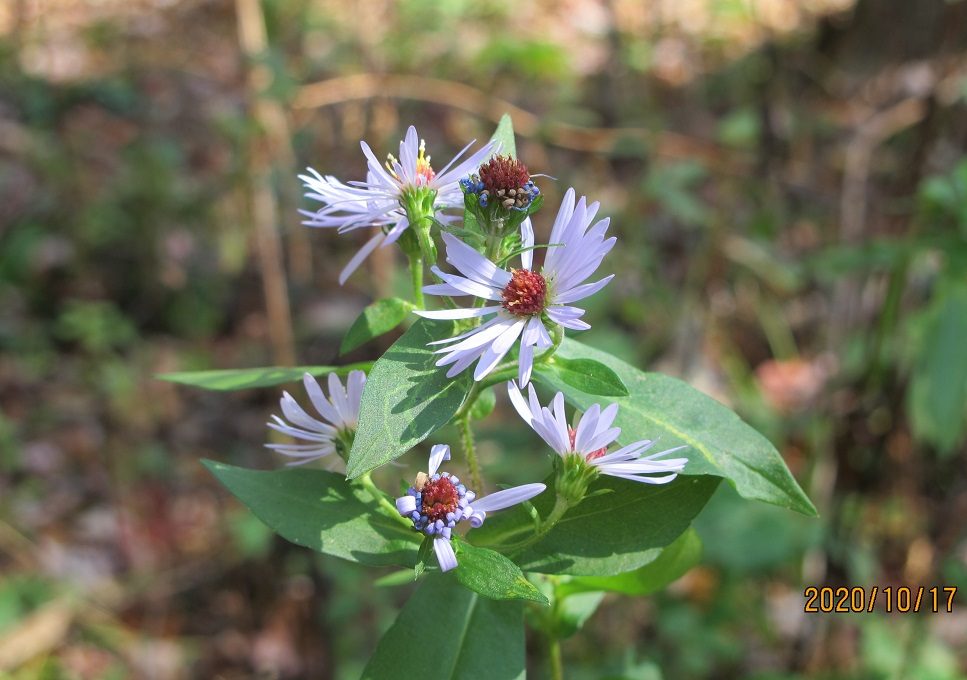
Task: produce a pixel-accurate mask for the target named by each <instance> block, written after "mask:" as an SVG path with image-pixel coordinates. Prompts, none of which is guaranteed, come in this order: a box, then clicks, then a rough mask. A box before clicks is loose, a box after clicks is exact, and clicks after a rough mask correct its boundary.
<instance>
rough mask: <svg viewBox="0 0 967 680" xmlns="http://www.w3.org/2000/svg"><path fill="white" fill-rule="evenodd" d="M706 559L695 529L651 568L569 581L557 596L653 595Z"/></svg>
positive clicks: (685, 534)
mask: <svg viewBox="0 0 967 680" xmlns="http://www.w3.org/2000/svg"><path fill="white" fill-rule="evenodd" d="M701 556H702V540H701V539H700V538H699V537H698V534H697V533H696V532H695V530H694V529H689V530H688V531H686V532H685V533H684V534H682V535H681V536H679V537H678V538H677V539H676V540H675V542H674V543H672V544H671V545H670V546H668V547H667V548H665V549H664V550H662V551H661V554H660V555H658V557H657V558H656V559H655V560H654V561H653V562H650V563H649V564H646V565H645V566H643V567H640V568H638V569H635V570H634V571H629V572H625V573H624V574H617V575H616V576H581V577H578V578H574V579H571V580H570V581H565V582H564V583H561V584H560V585H559V586H558V587H557V594H558V596H560V597H566V596H568V595H572V594H574V593H585V592H592V591H598V590H605V591H610V592H615V593H624V594H625V595H649V594H651V593H654V592H657V591H659V590H661V589H662V588H664V587H665V586H667V585H668V584H669V583H672V582H673V581H676V580H678V579H679V578H681V577H682V576H683V575H684V574H685V572H687V571H688V570H689V569H691V568H692V567H694V566H695V565H696V564H698V561H699V559H700V558H701Z"/></svg>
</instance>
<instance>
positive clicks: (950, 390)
mask: <svg viewBox="0 0 967 680" xmlns="http://www.w3.org/2000/svg"><path fill="white" fill-rule="evenodd" d="M964 338H967V286H965V285H963V284H959V285H954V286H951V287H949V288H948V289H947V290H945V291H943V292H940V293H938V295H937V296H936V298H935V299H934V300H933V301H932V302H931V304H930V310H929V311H928V312H927V319H926V324H925V327H924V329H923V336H922V338H921V339H920V341H919V347H918V348H917V359H916V365H915V367H914V372H913V376H912V379H911V381H910V391H909V397H908V399H909V401H908V408H909V410H910V420H911V424H912V425H913V431H914V434H915V435H916V436H917V437H918V438H920V439H923V440H925V441H927V442H930V443H931V444H933V445H934V446H936V447H937V448H938V449H939V451H940V452H941V453H943V454H949V453H953V452H954V451H956V449H957V445H958V444H959V443H960V442H961V441H963V439H964V435H965V433H967V413H965V404H967V351H965V350H964Z"/></svg>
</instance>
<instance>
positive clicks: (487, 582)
mask: <svg viewBox="0 0 967 680" xmlns="http://www.w3.org/2000/svg"><path fill="white" fill-rule="evenodd" d="M458 545H459V546H460V547H459V551H458V552H457V559H458V560H459V564H458V565H457V568H456V570H454V572H453V573H454V575H455V576H456V578H457V580H458V581H460V583H462V584H463V585H464V586H466V587H467V588H469V589H470V590H472V591H474V592H475V593H480V594H481V595H483V596H484V597H489V598H490V599H492V600H533V601H534V602H540V603H541V604H548V602H547V598H546V597H544V595H543V594H542V593H541V591H539V590H538V589H537V588H536V587H535V586H534V584H533V583H531V582H530V581H528V580H527V579H526V578H524V573H523V572H522V571H521V570H520V567H518V566H517V565H516V564H514V563H513V562H511V561H510V560H509V559H507V558H506V557H504V556H503V555H501V554H500V553H498V552H494V551H493V550H488V549H487V548H478V547H476V546H473V545H470V544H469V543H465V542H463V541H460V542H459V544H458Z"/></svg>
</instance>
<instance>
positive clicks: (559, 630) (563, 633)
mask: <svg viewBox="0 0 967 680" xmlns="http://www.w3.org/2000/svg"><path fill="white" fill-rule="evenodd" d="M603 599H604V593H601V592H589V593H578V594H576V595H572V596H571V597H568V598H564V599H561V600H559V601H558V603H557V611H556V612H554V613H555V615H556V617H555V620H554V621H553V623H552V626H551V632H552V633H553V635H554V637H556V638H560V639H564V638H569V637H571V636H572V635H574V634H575V633H577V632H578V631H579V630H581V629H582V628H584V624H585V623H587V622H588V619H590V618H591V616H592V615H593V614H594V612H596V611H597V610H598V605H600V604H601V600H603Z"/></svg>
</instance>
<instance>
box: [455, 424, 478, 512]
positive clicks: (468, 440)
mask: <svg viewBox="0 0 967 680" xmlns="http://www.w3.org/2000/svg"><path fill="white" fill-rule="evenodd" d="M458 425H459V427H460V441H461V443H462V445H463V453H464V455H465V456H466V457H467V466H468V467H469V468H470V482H471V483H472V484H473V488H474V490H476V491H477V492H478V493H479V492H480V490H481V489H483V478H482V477H481V476H480V463H479V462H478V461H477V450H476V447H475V446H474V442H473V429H472V428H471V427H470V416H469V415H464V416H463V418H461V419H460V420H459V421H458Z"/></svg>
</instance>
